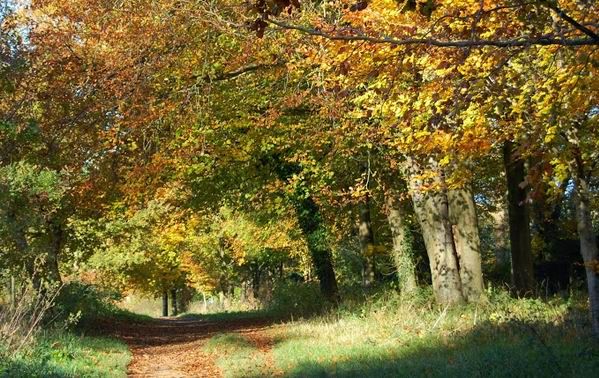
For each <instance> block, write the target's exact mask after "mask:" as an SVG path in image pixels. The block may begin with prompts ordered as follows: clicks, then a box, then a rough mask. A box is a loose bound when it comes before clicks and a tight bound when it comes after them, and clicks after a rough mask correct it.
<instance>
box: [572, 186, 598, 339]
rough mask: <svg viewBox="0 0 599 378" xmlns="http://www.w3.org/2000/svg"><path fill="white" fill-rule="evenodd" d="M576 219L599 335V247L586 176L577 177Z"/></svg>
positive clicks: (591, 305) (593, 318) (590, 299)
mask: <svg viewBox="0 0 599 378" xmlns="http://www.w3.org/2000/svg"><path fill="white" fill-rule="evenodd" d="M575 184H576V193H575V199H576V219H577V229H578V237H579V238H580V253H581V254H582V258H583V261H584V265H585V270H586V277H587V287H588V290H589V303H590V312H591V325H592V329H593V333H594V334H595V335H596V336H599V249H598V247H597V236H596V235H595V233H594V231H593V224H592V218H591V208H590V196H589V188H588V182H587V180H586V179H585V178H584V177H581V176H579V177H577V178H576V182H575Z"/></svg>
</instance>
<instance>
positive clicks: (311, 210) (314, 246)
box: [295, 195, 339, 303]
mask: <svg viewBox="0 0 599 378" xmlns="http://www.w3.org/2000/svg"><path fill="white" fill-rule="evenodd" d="M298 197H300V199H297V200H296V201H295V207H296V212H297V216H298V220H299V226H300V229H301V230H302V233H303V234H304V237H305V238H306V242H307V244H308V250H309V251H310V256H311V257H312V263H313V265H314V269H315V270H316V276H317V277H318V280H319V281H320V291H321V292H322V294H323V295H324V296H325V297H326V298H327V299H328V300H329V301H331V302H333V303H338V302H339V290H338V288H337V279H336V277H335V271H334V270H333V259H332V254H331V250H330V248H329V246H328V241H327V234H326V230H325V228H324V225H323V224H322V217H321V215H320V210H319V209H318V206H317V205H316V203H315V202H314V200H313V199H312V197H310V196H304V195H299V196H298ZM302 197H303V198H302Z"/></svg>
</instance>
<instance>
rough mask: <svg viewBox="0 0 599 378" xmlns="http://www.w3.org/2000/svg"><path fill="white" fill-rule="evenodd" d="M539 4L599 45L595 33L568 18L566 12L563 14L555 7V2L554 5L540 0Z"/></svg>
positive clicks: (561, 10)
mask: <svg viewBox="0 0 599 378" xmlns="http://www.w3.org/2000/svg"><path fill="white" fill-rule="evenodd" d="M541 4H543V5H545V6H546V7H547V8H549V9H551V10H552V11H554V12H555V13H557V15H558V16H559V17H560V18H561V19H562V20H564V21H566V22H567V23H569V24H570V25H572V26H574V27H575V28H576V29H577V30H579V31H581V32H583V33H584V34H586V35H588V36H589V37H591V38H592V39H593V40H594V41H595V42H596V43H597V44H599V35H597V33H595V32H594V31H592V30H591V29H589V28H587V27H586V26H584V25H582V24H581V23H579V22H578V21H576V20H575V19H573V18H572V17H570V16H568V14H566V12H564V10H563V9H561V8H560V7H558V6H557V2H555V4H554V3H553V2H552V1H551V0H541Z"/></svg>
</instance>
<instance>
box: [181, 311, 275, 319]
mask: <svg viewBox="0 0 599 378" xmlns="http://www.w3.org/2000/svg"><path fill="white" fill-rule="evenodd" d="M272 317H273V314H272V313H270V312H269V311H266V310H252V311H233V312H218V313H213V314H192V313H185V314H181V315H179V316H178V318H179V319H185V320H205V321H209V322H226V321H231V320H250V319H265V318H272Z"/></svg>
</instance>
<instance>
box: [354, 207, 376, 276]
mask: <svg viewBox="0 0 599 378" xmlns="http://www.w3.org/2000/svg"><path fill="white" fill-rule="evenodd" d="M358 236H359V239H360V249H361V250H362V259H363V268H362V286H364V287H370V286H372V285H373V284H374V273H375V272H374V269H375V267H374V232H373V231H372V221H371V217H370V196H368V195H367V196H366V200H365V203H364V204H362V205H361V206H360V222H359V224H358Z"/></svg>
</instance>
